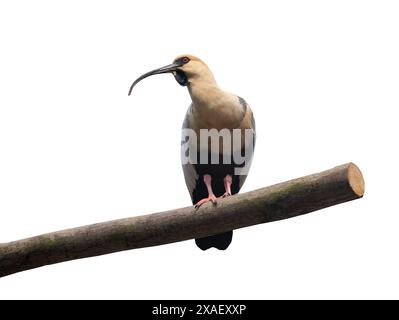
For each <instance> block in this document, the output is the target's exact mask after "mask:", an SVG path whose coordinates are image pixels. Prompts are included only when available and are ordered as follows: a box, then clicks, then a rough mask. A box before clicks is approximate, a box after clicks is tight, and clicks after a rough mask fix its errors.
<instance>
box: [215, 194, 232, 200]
mask: <svg viewBox="0 0 399 320" xmlns="http://www.w3.org/2000/svg"><path fill="white" fill-rule="evenodd" d="M230 196H231V193H230V192H225V193H224V195H222V196H220V197H219V198H218V199H224V198H227V197H230Z"/></svg>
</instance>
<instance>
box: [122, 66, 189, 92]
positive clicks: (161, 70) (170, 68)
mask: <svg viewBox="0 0 399 320" xmlns="http://www.w3.org/2000/svg"><path fill="white" fill-rule="evenodd" d="M181 66H182V63H179V62H174V63H172V64H170V65H167V66H165V67H162V68H159V69H155V70H152V71H150V72H147V73H145V74H143V75H142V76H140V77H138V78H137V79H136V80H135V81H134V82H133V84H132V85H131V86H130V89H129V94H128V95H129V96H130V94H131V93H132V90H133V88H134V86H135V85H136V84H137V83H139V82H140V81H141V80H143V79H145V78H147V77H149V76H153V75H154V74H161V73H169V72H173V71H176V70H177V69H178V68H179V67H181Z"/></svg>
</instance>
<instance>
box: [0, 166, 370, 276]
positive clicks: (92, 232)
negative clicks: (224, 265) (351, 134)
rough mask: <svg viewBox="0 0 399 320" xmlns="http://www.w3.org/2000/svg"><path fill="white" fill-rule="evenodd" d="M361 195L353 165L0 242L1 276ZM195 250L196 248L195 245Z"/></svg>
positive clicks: (282, 216) (229, 227)
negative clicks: (180, 205)
mask: <svg viewBox="0 0 399 320" xmlns="http://www.w3.org/2000/svg"><path fill="white" fill-rule="evenodd" d="M363 194H364V180H363V177H362V173H361V172H360V170H359V169H358V167H357V166H356V165H354V164H353V163H348V164H344V165H341V166H338V167H335V168H333V169H330V170H327V171H323V172H320V173H315V174H312V175H309V176H305V177H302V178H298V179H294V180H290V181H287V182H282V183H279V184H276V185H273V186H269V187H265V188H262V189H258V190H254V191H251V192H247V193H243V194H239V195H234V196H232V197H228V198H225V199H223V200H220V201H219V202H218V203H217V205H216V206H214V205H212V204H211V203H207V204H205V205H203V206H202V207H201V208H199V209H197V210H196V209H194V207H192V206H190V207H186V208H181V209H175V210H169V211H165V212H160V213H154V214H149V215H144V216H136V217H132V218H125V219H119V220H114V221H108V222H102V223H97V224H92V225H87V226H82V227H78V228H73V229H68V230H62V231H57V232H53V233H48V234H43V235H40V236H36V237H32V238H27V239H23V240H18V241H14V242H9V243H4V244H0V277H3V276H6V275H9V274H12V273H16V272H20V271H24V270H28V269H33V268H37V267H41V266H44V265H49V264H53V263H58V262H63V261H68V260H73V259H80V258H87V257H92V256H97V255H102V254H107V253H112V252H117V251H122V250H129V249H136V248H142V247H149V246H156V245H161V244H167V243H172V242H177V241H183V240H189V239H193V238H200V237H204V236H209V235H212V234H218V233H222V232H226V231H229V230H233V229H238V228H244V227H248V226H252V225H255V224H259V223H265V222H271V221H276V220H281V219H287V218H291V217H295V216H298V215H301V214H305V213H308V212H312V211H315V210H319V209H322V208H326V207H329V206H332V205H336V204H339V203H342V202H346V201H350V200H354V199H358V198H361V197H362V196H363ZM193 250H194V249H193Z"/></svg>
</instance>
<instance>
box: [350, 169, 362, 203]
mask: <svg viewBox="0 0 399 320" xmlns="http://www.w3.org/2000/svg"><path fill="white" fill-rule="evenodd" d="M348 181H349V185H350V187H351V188H352V190H353V192H354V193H355V194H356V195H357V196H358V197H359V198H361V197H363V195H364V179H363V174H362V172H361V171H360V169H359V168H358V166H357V165H355V164H354V163H350V164H349V167H348Z"/></svg>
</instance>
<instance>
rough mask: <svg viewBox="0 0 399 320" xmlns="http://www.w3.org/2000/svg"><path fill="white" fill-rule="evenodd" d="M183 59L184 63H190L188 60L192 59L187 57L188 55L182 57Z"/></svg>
mask: <svg viewBox="0 0 399 320" xmlns="http://www.w3.org/2000/svg"><path fill="white" fill-rule="evenodd" d="M181 61H182V62H183V63H188V62H189V61H190V59H189V58H187V57H183V58H182V59H181Z"/></svg>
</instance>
